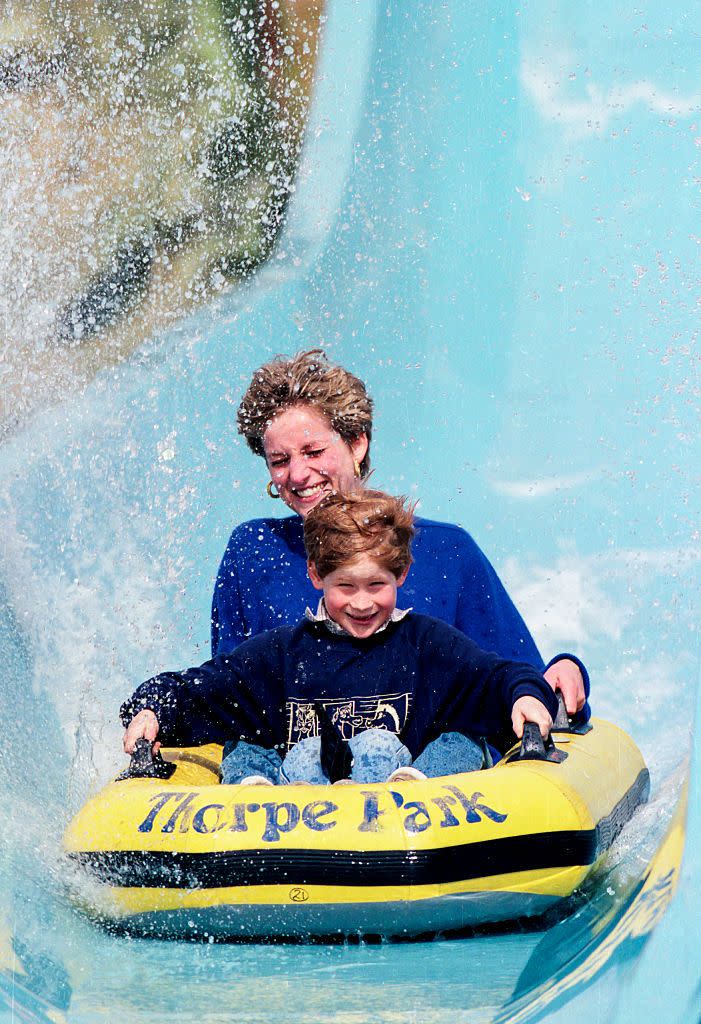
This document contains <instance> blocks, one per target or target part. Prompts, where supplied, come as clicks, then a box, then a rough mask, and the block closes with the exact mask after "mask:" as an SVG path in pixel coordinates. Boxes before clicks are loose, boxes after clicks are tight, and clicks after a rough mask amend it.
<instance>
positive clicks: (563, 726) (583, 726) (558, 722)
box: [553, 690, 592, 736]
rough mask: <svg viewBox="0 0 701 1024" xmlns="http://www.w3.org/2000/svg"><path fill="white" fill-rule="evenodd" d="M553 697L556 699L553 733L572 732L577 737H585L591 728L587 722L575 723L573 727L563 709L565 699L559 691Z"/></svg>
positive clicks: (565, 709)
mask: <svg viewBox="0 0 701 1024" xmlns="http://www.w3.org/2000/svg"><path fill="white" fill-rule="evenodd" d="M555 696H556V697H557V714H556V715H555V721H554V722H553V732H574V733H577V735H578V736H585V735H586V734H587V733H588V732H591V729H592V727H591V725H589V723H588V722H577V723H576V724H574V725H573V723H572V719H571V718H570V716H569V715H568V713H567V708H566V707H565V698H564V697H563V696H562V694H561V693H560V691H559V690H558V692H557V693H556V694H555Z"/></svg>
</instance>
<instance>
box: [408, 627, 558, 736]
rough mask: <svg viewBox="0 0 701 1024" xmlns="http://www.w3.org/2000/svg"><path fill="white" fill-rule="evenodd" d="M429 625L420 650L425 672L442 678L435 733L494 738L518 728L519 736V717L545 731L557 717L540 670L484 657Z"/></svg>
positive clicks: (466, 641) (446, 630) (462, 639)
mask: <svg viewBox="0 0 701 1024" xmlns="http://www.w3.org/2000/svg"><path fill="white" fill-rule="evenodd" d="M433 623H434V625H433V627H432V628H431V629H430V630H428V631H427V633H426V636H425V638H424V639H425V640H426V641H427V642H425V643H422V645H421V646H422V648H423V650H424V655H423V658H424V659H428V660H424V664H425V665H429V666H430V667H429V670H428V671H429V672H430V674H431V675H432V676H433V678H434V679H436V680H443V682H442V683H439V684H438V687H437V688H438V691H439V692H438V693H435V691H434V693H435V696H436V697H437V698H438V700H437V703H436V704H435V705H434V706H435V712H434V714H435V720H434V723H433V729H432V732H433V734H434V735H436V734H438V733H440V732H450V731H458V732H463V733H466V734H467V735H472V736H487V737H496V736H498V735H500V734H503V733H504V732H505V731H508V732H509V733H511V730H512V729H513V730H514V732H517V727H518V728H520V729H521V732H522V731H523V729H522V725H523V720H524V718H523V715H524V713H525V715H527V716H529V717H526V718H525V720H526V721H537V722H538V724H539V726H541V731H543V730H545V731H546V732H547V729H549V726H550V721H551V720H552V719H553V718H554V717H555V715H556V714H557V697H556V696H555V692H554V690H553V689H552V688H551V686H550V685H549V684H548V683H547V682H546V680H545V679H544V678H543V675H542V674H541V673H540V672H538V671H537V670H536V669H535V668H533V666H532V665H529V664H527V663H526V662H517V661H508V660H506V659H504V658H500V657H499V656H498V655H496V654H492V653H487V652H485V651H483V650H481V649H480V648H479V647H477V645H476V644H474V643H473V642H472V641H471V640H470V639H468V637H466V636H464V635H463V634H461V633H459V632H458V631H457V630H453V629H451V628H450V627H448V626H444V625H443V624H442V623H440V624H438V623H436V622H435V620H433ZM441 690H442V692H440V691H441ZM519 702H521V703H519ZM531 702H533V703H531ZM517 704H518V709H517V713H516V715H515V717H512V712H513V709H514V707H515V705H517ZM541 709H542V710H541ZM517 735H518V732H517ZM499 745H501V744H499ZM507 745H508V737H507Z"/></svg>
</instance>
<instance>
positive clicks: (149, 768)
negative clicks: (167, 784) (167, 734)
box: [116, 736, 175, 782]
mask: <svg viewBox="0 0 701 1024" xmlns="http://www.w3.org/2000/svg"><path fill="white" fill-rule="evenodd" d="M174 771H175V765H174V764H173V763H172V762H171V761H164V760H163V758H162V757H161V755H160V752H159V751H156V753H155V754H154V752H153V747H152V745H151V743H150V742H149V741H148V740H147V739H144V737H143V736H142V737H141V738H140V739H138V740H137V741H136V743H135V744H134V753H133V754H132V755H131V761H130V762H129V767H128V768H127V769H125V771H123V772H122V774H121V775H118V776H117V779H116V781H117V782H124V781H125V780H126V779H169V778H170V777H171V775H172V774H173V772H174Z"/></svg>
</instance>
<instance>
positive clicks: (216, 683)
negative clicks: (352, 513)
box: [121, 613, 557, 757]
mask: <svg viewBox="0 0 701 1024" xmlns="http://www.w3.org/2000/svg"><path fill="white" fill-rule="evenodd" d="M526 695H530V696H533V697H536V698H538V700H540V701H542V703H543V704H545V706H546V707H547V708H548V710H549V712H550V714H551V715H553V716H554V715H555V714H556V711H557V701H556V698H555V696H554V694H553V691H552V690H551V688H550V686H548V684H547V683H546V681H545V680H544V679H543V677H542V675H541V674H540V672H538V671H537V670H536V669H534V668H533V667H532V666H531V665H528V664H526V663H525V662H514V661H506V660H505V659H503V658H500V657H498V656H497V655H496V654H487V653H485V652H484V651H482V650H480V648H479V647H477V646H476V644H474V643H473V642H472V641H471V640H469V639H468V638H467V637H466V636H465V635H464V634H463V633H461V632H460V631H459V630H457V629H454V628H453V627H452V626H448V625H446V624H445V623H444V622H441V621H439V620H438V619H434V618H431V617H429V616H427V615H417V614H415V613H410V614H409V615H407V616H406V617H405V618H404V619H402V620H401V621H400V622H394V623H390V624H389V625H388V626H387V627H386V629H384V630H381V631H380V632H378V633H375V634H373V635H372V636H371V637H368V638H366V639H356V638H355V637H352V636H347V635H336V634H333V633H331V632H330V631H329V630H328V628H327V627H326V626H325V625H324V624H323V623H318V622H310V621H307V620H303V621H302V622H300V623H298V624H297V625H296V626H282V627H279V628H278V629H274V630H271V631H270V632H267V633H262V634H260V635H259V636H255V637H253V638H251V639H250V640H247V641H246V642H245V643H243V644H241V645H240V646H239V647H238V648H237V649H236V650H235V651H234V652H233V653H232V654H228V655H218V656H217V657H216V658H214V659H212V660H211V661H208V662H206V663H205V664H204V665H201V666H200V667H199V668H191V669H188V670H187V671H185V672H175V673H164V674H162V675H159V676H156V677H155V678H153V679H149V680H147V681H146V682H145V683H142V685H141V686H140V687H139V688H138V689H137V690H136V692H135V693H134V694H133V696H132V697H131V698H130V700H128V701H127V702H126V703H125V704H124V705H123V706H122V709H121V716H122V722H123V723H124V725H125V726H127V725H128V724H129V722H130V721H131V719H132V718H133V717H134V715H135V714H136V713H137V712H138V711H140V710H141V709H142V708H150V709H151V710H152V711H154V712H155V714H156V717H157V718H158V721H159V725H160V731H159V737H158V738H159V739H160V740H161V741H162V742H163V743H165V744H166V745H174V746H191V745H196V744H200V743H207V742H219V743H222V742H225V741H227V740H237V739H244V740H247V741H248V742H251V743H256V744H259V745H261V746H263V747H266V748H272V747H275V748H277V749H279V750H280V751H281V753H283V754H284V753H285V752H286V751H287V750H288V749H289V748H290V747H291V746H292V745H293V744H294V743H296V742H298V741H299V740H300V739H303V738H305V737H307V736H313V735H316V734H317V733H318V722H317V720H316V717H315V714H314V708H313V702H314V701H315V700H321V701H322V702H323V704H324V705H325V708H326V711H327V713H328V715H329V717H330V719H331V721H332V722H333V724H334V725H335V727H336V729H337V730H338V732H339V733H340V735H341V736H342V738H343V739H346V740H348V739H350V738H351V737H352V736H353V735H354V734H355V733H356V732H362V731H364V730H366V729H370V728H385V729H388V730H389V731H391V732H394V733H396V734H397V735H398V736H399V737H400V738H401V740H402V742H403V743H404V744H405V745H406V746H407V747H408V748H409V750H410V752H411V754H412V756H413V757H416V756H417V755H418V754H419V753H421V751H422V750H423V749H424V747H425V746H426V744H427V743H429V742H430V741H431V740H433V739H435V738H436V737H437V736H438V735H440V734H441V733H442V732H448V731H450V732H463V733H465V734H467V735H471V736H488V737H491V738H494V737H496V736H497V735H498V734H503V732H504V729H505V728H506V729H510V715H511V708H512V706H513V704H514V701H516V700H517V699H518V698H519V697H522V696H526Z"/></svg>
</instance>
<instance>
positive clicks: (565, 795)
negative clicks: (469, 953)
mask: <svg viewBox="0 0 701 1024" xmlns="http://www.w3.org/2000/svg"><path fill="white" fill-rule="evenodd" d="M591 725H592V728H591V729H590V730H589V731H587V732H585V733H584V734H579V733H576V732H573V733H569V732H554V734H553V738H554V740H555V748H554V749H553V750H551V752H550V755H549V757H550V758H551V759H550V760H542V759H537V760H530V759H525V760H524V759H521V758H520V757H519V755H520V754H521V753H523V754H526V755H527V756H529V751H528V750H527V749H526V748H527V746H528V745H527V744H523V745H522V747H523V749H521V747H515V748H514V749H513V750H512V751H511V752H510V753H509V755H507V756H506V757H505V758H504V759H503V760H502V761H501V762H500V763H499V764H498V765H496V767H494V768H490V769H487V770H484V771H481V772H474V773H471V774H467V775H455V776H446V777H443V778H437V779H430V780H427V781H425V782H423V781H422V782H408V783H392V784H388V783H383V784H378V785H367V786H365V785H355V784H352V785H343V786H338V785H337V786H333V787H328V786H327V787H321V786H300V785H296V786H292V785H291V786H285V787H282V786H280V787H275V788H272V787H252V786H222V785H220V783H219V763H220V760H221V748H218V747H214V746H209V747H198V748H192V749H181V750H164V751H162V753H163V756H164V758H165V760H166V762H169V763H168V764H166V765H164V766H162V770H163V772H164V773H167V772H170V773H172V774H170V777H168V778H160V779H159V778H129V779H126V780H122V781H119V780H117V781H114V782H112V783H110V784H109V785H108V786H106V787H105V788H104V789H103V790H102V791H101V792H100V793H99V794H97V796H95V797H94V798H93V799H91V800H89V801H88V803H87V804H86V805H85V806H84V807H83V809H82V810H81V811H80V812H79V813H78V815H77V816H76V817H75V818H74V819H73V821H72V822H71V824H70V826H69V828H68V830H67V832H66V835H65V840H64V842H65V848H66V851H67V853H68V856H69V857H70V858H71V860H72V861H74V862H75V863H76V864H77V865H80V867H81V868H82V869H84V870H85V871H87V872H88V873H89V875H90V876H91V877H92V881H91V882H90V883H88V884H84V885H81V886H79V887H78V889H77V890H76V892H77V893H78V894H79V895H78V896H77V898H78V899H79V901H80V902H81V904H82V906H83V909H85V910H87V911H88V912H89V913H91V914H92V915H93V916H95V917H97V918H98V919H100V920H101V921H102V922H103V923H108V924H109V925H111V926H116V927H119V928H121V929H124V930H127V931H129V932H134V933H137V932H138V933H141V934H154V935H159V936H172V937H176V936H183V937H188V938H197V937H200V938H205V937H209V936H214V937H215V938H227V937H229V938H232V937H246V938H250V937H267V938H271V937H290V938H291V937H300V936H301V937H312V936H321V937H323V936H328V937H330V936H334V935H338V934H345V935H348V934H356V935H382V936H400V935H416V934H421V933H429V932H441V931H447V930H453V929H460V928H464V927H467V926H472V925H475V924H480V923H484V922H493V921H502V920H506V919H511V918H518V917H523V916H531V915H535V914H540V913H542V912H543V911H545V910H547V909H548V908H549V907H551V906H552V905H553V904H554V903H556V902H557V901H558V900H561V899H562V898H564V897H567V896H569V895H570V894H571V893H572V892H573V891H574V890H575V889H576V888H577V887H578V886H580V885H581V884H582V882H583V881H584V879H585V878H586V877H587V875H589V874H590V872H591V871H592V870H593V868H594V867H595V865H596V864H597V861H598V860H599V859H600V858H601V857H602V856H603V854H604V853H605V852H606V850H607V849H608V848H609V847H610V845H611V843H612V842H613V841H614V839H615V838H616V836H617V835H618V833H619V832H620V830H621V828H622V827H623V825H624V824H625V823H626V822H627V821H628V820H629V819H630V817H631V815H632V814H633V812H634V810H635V808H636V807H637V806H638V805H639V804H641V803H642V802H644V801H645V800H646V799H647V795H648V791H649V776H648V771H647V769H646V767H645V764H644V762H643V759H642V756H641V754H640V752H639V750H638V749H637V747H636V745H635V743H634V742H633V741H632V740H631V739H630V737H629V736H627V735H626V734H625V733H624V732H623V731H621V730H620V729H619V728H617V727H616V726H615V725H612V724H611V723H609V722H605V721H602V720H599V719H593V720H592V723H591ZM532 739H533V737H532V736H531V737H530V740H529V742H530V741H532ZM536 747H537V743H536ZM533 756H535V757H537V758H541V757H542V756H543V751H542V744H541V749H540V750H536V751H535V752H533ZM563 756H564V758H563ZM560 758H563V759H560ZM78 874H79V876H82V874H83V872H79V873H78ZM94 883H97V884H94Z"/></svg>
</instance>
